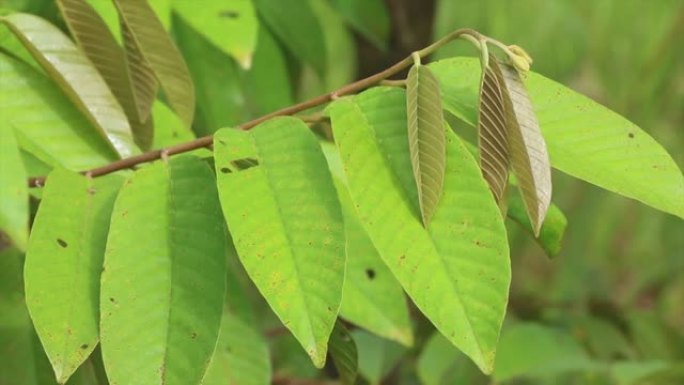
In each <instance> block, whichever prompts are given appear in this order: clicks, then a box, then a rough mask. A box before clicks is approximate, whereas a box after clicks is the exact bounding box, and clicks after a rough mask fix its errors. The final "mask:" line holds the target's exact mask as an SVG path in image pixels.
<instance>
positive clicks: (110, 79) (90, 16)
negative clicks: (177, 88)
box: [57, 0, 153, 149]
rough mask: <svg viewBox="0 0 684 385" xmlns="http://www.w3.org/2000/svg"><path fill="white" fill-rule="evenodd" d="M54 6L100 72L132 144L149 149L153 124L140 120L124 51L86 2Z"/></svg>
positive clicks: (69, 1) (61, 2)
mask: <svg viewBox="0 0 684 385" xmlns="http://www.w3.org/2000/svg"><path fill="white" fill-rule="evenodd" d="M57 5H58V6H59V8H60V10H61V12H62V16H63V17H64V21H66V23H67V25H68V26H69V30H70V31H71V35H72V36H73V37H74V39H75V40H76V43H77V44H78V46H79V47H80V48H81V50H83V53H85V55H86V56H87V57H88V59H90V61H91V62H92V63H93V65H94V66H95V68H97V70H98V71H99V72H100V74H101V75H102V78H103V79H104V81H105V82H106V83H107V86H109V89H110V90H111V91H112V93H113V94H114V96H115V97H116V99H117V100H118V101H119V103H120V104H121V107H123V109H124V111H125V112H126V116H127V117H128V122H129V123H130V125H131V129H132V130H133V136H134V139H135V143H136V144H137V145H138V146H139V147H140V148H142V149H149V148H150V145H151V144H152V135H153V131H152V121H150V120H149V119H147V117H145V118H143V115H141V111H139V110H138V105H137V103H136V95H135V93H134V92H133V84H132V82H131V75H130V74H129V72H128V67H127V64H126V56H125V55H124V50H123V49H122V48H121V47H120V46H119V44H118V43H117V41H116V39H115V38H114V36H113V35H112V33H111V32H110V31H109V28H108V27H107V24H106V23H105V22H104V20H102V18H101V17H100V15H98V14H97V12H96V11H95V9H94V8H93V7H92V6H91V5H90V4H88V2H87V1H86V0H58V1H57Z"/></svg>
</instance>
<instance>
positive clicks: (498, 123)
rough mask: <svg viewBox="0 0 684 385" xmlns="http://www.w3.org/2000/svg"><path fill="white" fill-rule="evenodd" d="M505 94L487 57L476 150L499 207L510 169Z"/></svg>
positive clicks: (498, 70) (497, 66)
mask: <svg viewBox="0 0 684 385" xmlns="http://www.w3.org/2000/svg"><path fill="white" fill-rule="evenodd" d="M505 93H506V91H505V83H504V79H503V74H502V73H501V68H500V64H499V61H498V59H497V58H496V56H494V55H493V54H490V55H489V64H488V66H487V68H486V70H485V72H484V74H483V76H482V82H481V85H480V106H479V117H478V147H479V149H480V169H481V170H482V175H483V176H484V178H485V180H486V181H487V184H489V188H490V189H491V190H492V193H493V194H494V198H495V199H496V201H497V203H498V204H499V206H500V207H502V205H503V204H504V201H505V199H504V198H505V194H506V188H507V186H508V168H509V165H510V161H509V153H508V132H507V131H508V130H507V128H506V126H507V123H506V122H507V120H508V118H507V115H506V112H507V111H509V110H510V109H511V108H512V105H511V101H510V98H509V97H508V95H506V94H505Z"/></svg>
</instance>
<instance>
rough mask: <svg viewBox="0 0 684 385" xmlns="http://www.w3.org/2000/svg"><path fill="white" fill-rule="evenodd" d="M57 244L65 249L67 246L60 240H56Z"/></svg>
mask: <svg viewBox="0 0 684 385" xmlns="http://www.w3.org/2000/svg"><path fill="white" fill-rule="evenodd" d="M57 243H58V244H59V245H60V246H62V247H67V246H68V245H67V243H66V242H64V240H63V239H61V238H57Z"/></svg>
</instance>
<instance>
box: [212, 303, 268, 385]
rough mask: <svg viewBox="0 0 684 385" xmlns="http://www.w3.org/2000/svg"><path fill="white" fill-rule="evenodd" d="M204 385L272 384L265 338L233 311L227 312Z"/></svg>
mask: <svg viewBox="0 0 684 385" xmlns="http://www.w3.org/2000/svg"><path fill="white" fill-rule="evenodd" d="M202 384H203V385H224V384H239V385H269V384H271V362H270V360H269V356H268V345H267V344H266V341H264V339H263V337H262V336H261V335H260V334H259V333H258V332H257V331H256V330H255V329H254V328H253V326H251V325H250V324H249V323H247V321H246V320H244V319H241V317H239V316H237V315H236V314H234V313H232V312H224V313H223V319H222V320H221V332H220V334H219V339H218V343H217V345H216V351H215V352H214V356H213V357H212V359H211V363H210V364H209V368H208V369H207V374H206V375H205V376H204V379H203V380H202Z"/></svg>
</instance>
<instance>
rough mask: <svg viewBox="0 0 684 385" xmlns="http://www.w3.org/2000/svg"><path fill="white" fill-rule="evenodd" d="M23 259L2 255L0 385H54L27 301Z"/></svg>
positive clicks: (17, 255) (17, 254)
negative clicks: (32, 322) (27, 307)
mask: <svg viewBox="0 0 684 385" xmlns="http://www.w3.org/2000/svg"><path fill="white" fill-rule="evenodd" d="M23 263H24V258H23V255H22V254H21V253H20V252H19V251H18V250H17V249H13V248H6V249H3V250H1V251H0V314H2V316H0V357H2V359H0V384H2V385H15V384H21V385H54V384H56V383H57V382H56V381H55V378H54V376H53V375H52V370H50V362H49V361H48V359H47V357H46V356H45V353H44V352H43V349H42V348H41V346H40V341H38V337H37V336H36V333H35V332H34V331H33V325H31V319H30V318H29V314H28V310H27V309H26V304H25V300H24V283H23V279H22V277H23V274H22V270H23V269H22V266H23Z"/></svg>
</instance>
